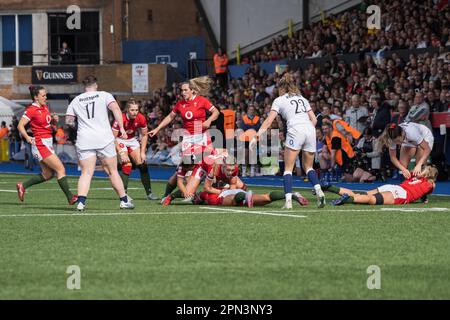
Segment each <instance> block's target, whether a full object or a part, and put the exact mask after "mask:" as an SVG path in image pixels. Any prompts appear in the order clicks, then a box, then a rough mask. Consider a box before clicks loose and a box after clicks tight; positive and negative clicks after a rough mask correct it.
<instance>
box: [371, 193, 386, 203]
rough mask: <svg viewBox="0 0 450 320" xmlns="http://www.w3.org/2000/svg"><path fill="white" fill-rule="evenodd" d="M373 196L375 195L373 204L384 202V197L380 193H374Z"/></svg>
mask: <svg viewBox="0 0 450 320" xmlns="http://www.w3.org/2000/svg"><path fill="white" fill-rule="evenodd" d="M373 196H374V197H375V204H376V205H378V206H379V205H383V204H384V198H383V195H382V194H381V193H379V192H378V193H375V194H374V195H373Z"/></svg>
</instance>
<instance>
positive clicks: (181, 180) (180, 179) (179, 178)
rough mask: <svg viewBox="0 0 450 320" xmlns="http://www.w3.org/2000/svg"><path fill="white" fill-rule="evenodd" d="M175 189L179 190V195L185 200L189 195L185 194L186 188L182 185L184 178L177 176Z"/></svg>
mask: <svg viewBox="0 0 450 320" xmlns="http://www.w3.org/2000/svg"><path fill="white" fill-rule="evenodd" d="M177 187H178V189H180V191H181V194H182V195H183V196H184V197H185V198H187V197H188V196H189V195H188V193H187V189H186V186H185V185H184V177H180V176H177Z"/></svg>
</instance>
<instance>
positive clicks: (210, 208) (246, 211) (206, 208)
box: [200, 207, 306, 218]
mask: <svg viewBox="0 0 450 320" xmlns="http://www.w3.org/2000/svg"><path fill="white" fill-rule="evenodd" d="M200 209H204V210H216V211H227V212H236V213H250V214H260V215H266V216H278V217H291V218H306V216H301V215H296V214H281V213H273V212H264V211H251V210H238V209H229V208H214V207H200Z"/></svg>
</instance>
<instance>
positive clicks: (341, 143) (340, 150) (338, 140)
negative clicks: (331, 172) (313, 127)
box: [322, 122, 355, 170]
mask: <svg viewBox="0 0 450 320" xmlns="http://www.w3.org/2000/svg"><path fill="white" fill-rule="evenodd" d="M322 131H323V134H324V136H325V141H326V143H327V148H328V151H329V152H330V154H331V165H332V166H334V165H335V164H338V165H339V166H341V167H342V168H343V169H344V170H345V168H346V167H347V166H348V165H349V164H350V159H352V158H353V157H354V156H355V152H354V151H353V147H352V145H351V144H350V142H349V141H348V140H347V139H346V138H345V137H344V136H343V135H342V134H341V133H340V132H339V131H338V130H337V129H333V125H331V124H330V123H326V122H325V123H324V124H323V125H322ZM333 153H334V156H333Z"/></svg>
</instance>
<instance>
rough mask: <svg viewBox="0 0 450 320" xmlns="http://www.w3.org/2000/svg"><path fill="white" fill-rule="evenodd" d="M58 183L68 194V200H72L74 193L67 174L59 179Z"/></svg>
mask: <svg viewBox="0 0 450 320" xmlns="http://www.w3.org/2000/svg"><path fill="white" fill-rule="evenodd" d="M58 184H59V187H60V188H61V190H62V191H63V192H64V194H65V195H66V198H67V201H70V200H71V199H72V197H73V194H72V192H70V188H69V182H68V181H67V176H65V177H62V178H61V179H59V180H58Z"/></svg>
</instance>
